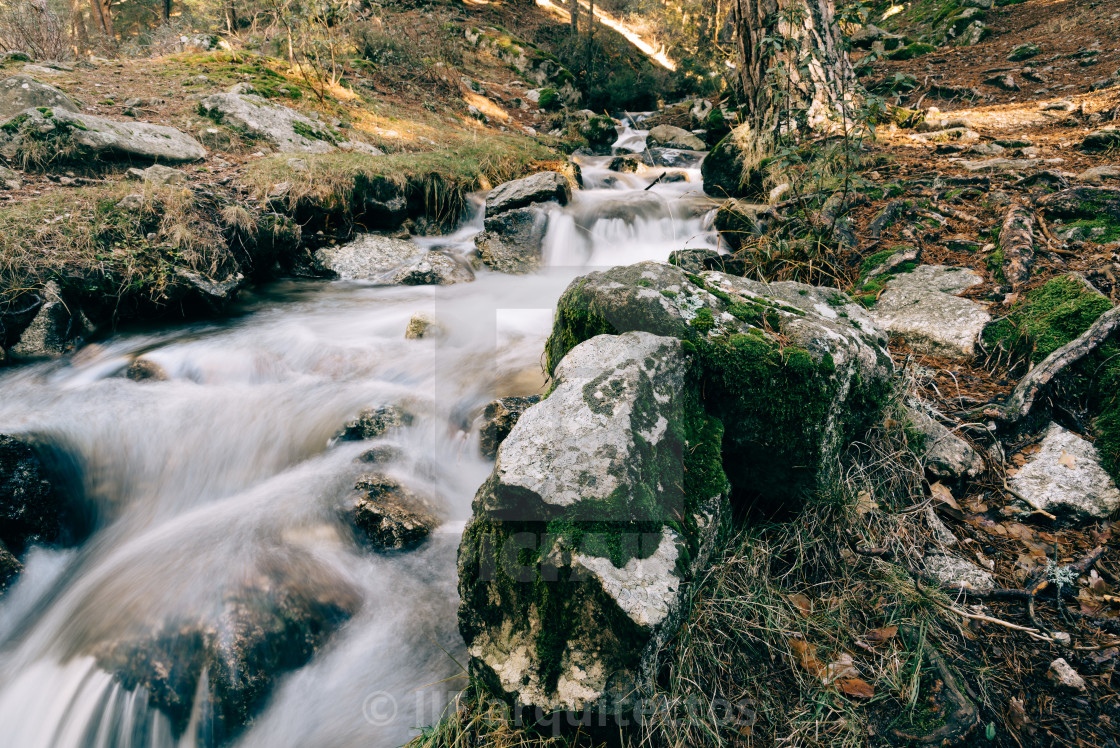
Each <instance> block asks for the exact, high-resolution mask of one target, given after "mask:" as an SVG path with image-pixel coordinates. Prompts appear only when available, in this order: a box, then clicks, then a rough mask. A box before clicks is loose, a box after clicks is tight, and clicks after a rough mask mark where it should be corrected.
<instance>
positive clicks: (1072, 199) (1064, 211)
mask: <svg viewBox="0 0 1120 748" xmlns="http://www.w3.org/2000/svg"><path fill="white" fill-rule="evenodd" d="M1118 142H1120V141H1118ZM1037 204H1038V207H1040V208H1041V209H1042V210H1043V212H1044V213H1045V215H1046V216H1047V217H1049V218H1065V219H1070V218H1074V219H1076V218H1087V219H1108V220H1111V221H1113V222H1116V223H1120V188H1117V187H1071V188H1070V189H1068V190H1061V191H1059V192H1054V193H1052V194H1050V195H1046V196H1044V197H1042V198H1040V199H1039V200H1038V203H1037Z"/></svg>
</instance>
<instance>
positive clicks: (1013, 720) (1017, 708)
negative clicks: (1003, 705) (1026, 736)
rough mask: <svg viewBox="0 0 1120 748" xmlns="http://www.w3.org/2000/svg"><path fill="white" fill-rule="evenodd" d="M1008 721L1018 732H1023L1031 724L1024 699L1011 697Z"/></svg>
mask: <svg viewBox="0 0 1120 748" xmlns="http://www.w3.org/2000/svg"><path fill="white" fill-rule="evenodd" d="M1007 721H1008V722H1009V723H1010V724H1011V727H1012V728H1014V730H1015V731H1016V732H1022V731H1023V728H1024V727H1026V726H1027V725H1029V724H1030V723H1031V720H1030V718H1029V717H1027V709H1026V705H1025V704H1023V700H1022V699H1019V698H1016V697H1014V696H1012V697H1011V701H1010V702H1009V703H1008V705H1007Z"/></svg>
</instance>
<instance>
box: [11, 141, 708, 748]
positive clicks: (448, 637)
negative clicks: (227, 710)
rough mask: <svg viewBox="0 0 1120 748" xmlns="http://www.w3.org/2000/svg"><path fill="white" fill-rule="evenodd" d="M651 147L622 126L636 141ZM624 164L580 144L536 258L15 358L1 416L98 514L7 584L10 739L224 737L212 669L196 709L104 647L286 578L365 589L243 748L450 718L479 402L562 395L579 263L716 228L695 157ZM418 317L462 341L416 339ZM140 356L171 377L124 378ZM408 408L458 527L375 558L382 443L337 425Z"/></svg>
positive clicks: (436, 499)
mask: <svg viewBox="0 0 1120 748" xmlns="http://www.w3.org/2000/svg"><path fill="white" fill-rule="evenodd" d="M644 142H645V134H644V132H642V131H640V130H631V129H629V127H626V128H623V130H622V132H621V133H620V137H619V142H618V143H617V144H616V147H618V148H620V149H622V150H635V151H641V150H642V149H643V148H644ZM608 161H609V158H584V159H582V161H581V163H582V167H583V172H584V176H585V180H586V185H587V189H585V190H582V191H579V192H577V193H576V195H575V196H574V199H573V200H572V201H571V203H570V204H569V205H567V206H564V207H559V206H552V207H550V208H549V209H548V229H547V234H546V237H545V258H546V262H545V267H543V268H542V270H541V271H540V272H538V273H536V274H533V275H530V276H507V275H500V274H496V273H491V272H489V271H486V270H483V271H480V272H479V273H478V276H477V278H476V280H475V282H473V283H463V284H459V285H454V286H448V287H382V286H376V285H372V284H367V283H355V282H328V281H303V280H287V281H281V282H277V283H275V284H272V285H271V286H269V287H267V288H263V289H257V290H255V291H254V292H253V293H252V294H251V295H249V296H248V297H247V298H246V299H245V300H244V301H243V306H242V308H241V309H239V310H238V312H239V313H238V314H236V315H235V316H233V317H231V318H230V319H228V320H225V321H222V322H212V323H197V324H186V325H179V326H175V327H170V328H168V329H165V330H163V331H160V332H151V331H150V330H147V331H143V332H134V333H130V332H128V331H122V332H120V333H119V334H118V335H116V336H114V337H113V338H111V339H109V340H107V341H104V342H102V343H100V344H98V345H92V346H88V347H87V348H85V349H83V350H82V351H79V352H78V353H77V354H76V355H74V356H72V357H70V358H69V359H66V360H62V361H55V362H48V363H42V364H36V365H31V366H25V367H21V368H18V369H13V370H10V371H6V372H4V373H3V374H2V375H0V390H2V391H3V392H4V398H3V400H2V401H0V432H2V433H10V434H34V435H35V436H36V437H37V438H39V439H40V440H42V441H44V442H46V443H49V444H52V445H55V446H56V447H57V448H58V449H60V450H62V451H63V452H65V454H66V455H67V456H68V457H69V458H70V459H71V460H72V461H73V464H74V466H75V468H74V470H75V476H74V478H75V485H76V486H78V487H79V489H80V491H79V492H80V495H81V500H82V501H83V502H84V504H85V505H86V507H87V511H88V513H89V515H90V524H91V530H92V533H91V535H90V537H89V538H88V540H86V541H85V542H84V543H83V544H82V545H81V546H80V547H79V548H77V549H72V550H66V551H59V550H43V549H36V550H33V551H32V552H31V553H30V554H28V557H27V568H26V571H25V573H24V574H23V575H22V577H21V578H20V581H19V582H18V583H17V585H16V586H15V588H13V589H12V590H11V591H9V593H8V594H7V595H6V596H5V597H4V598H3V599H2V600H0V734H2V735H4V740H3V742H4V744H6V745H12V746H20V747H21V748H33V747H35V746H43V747H44V748H47V747H48V746H50V747H57V748H79V747H82V748H84V747H86V746H96V747H100V746H106V747H108V746H114V747H118V748H120V747H126V746H127V747H130V748H131V747H137V748H138V747H139V746H145V747H148V746H150V747H152V748H156V747H161V748H170V747H172V746H179V747H183V748H186V747H189V746H195V745H207V744H210V743H211V742H213V741H214V740H216V738H215V737H214V736H215V735H216V734H218V733H217V732H215V731H216V730H217V729H218V728H219V727H220V725H219V723H218V721H217V720H218V717H217V716H216V715H215V714H213V712H212V710H211V709H209V707H208V706H207V704H206V703H205V702H206V701H207V697H206V694H207V693H208V689H209V687H210V684H211V683H212V681H211V680H210V678H211V677H212V674H211V673H208V672H207V671H205V670H204V671H203V672H202V674H201V676H200V677H197V683H195V685H194V694H195V696H194V698H193V699H192V701H193V704H192V705H190V707H189V709H188V711H187V712H185V713H184V714H182V715H180V716H179V717H178V720H179V721H178V722H176V721H175V720H174V719H172V718H171V717H169V716H168V714H167V713H166V710H165V709H163V708H157V707H158V705H159V703H160V700H161V699H163V700H164V701H165V702H166V698H167V696H166V694H162V695H161V694H157V693H155V692H149V691H148V689H147V687H146V686H145V685H143V684H140V685H135V686H133V687H131V688H129V687H127V685H126V684H127V680H126V679H122V677H121V676H120V673H114V672H110V671H109V670H108V669H106V668H107V665H106V663H107V662H121V661H124V662H126V663H127V661H126V660H120V655H119V653H120V651H122V650H121V649H120V647H121V646H122V642H124V643H125V644H127V643H128V642H130V641H142V642H143V641H149V642H150V644H151V646H152V647H157V645H159V646H162V645H163V643H164V640H162V639H159V638H158V637H156V635H155V634H153V632H160V631H171V632H173V634H172V635H170V637H169V639H167V640H166V641H167V642H170V644H167V646H168V647H173V646H178V645H179V644H181V643H182V641H183V639H182V637H185V636H188V634H190V635H193V633H192V632H195V633H197V635H198V636H210V635H211V634H210V633H207V632H211V631H212V630H216V631H218V632H219V633H218V635H217V636H218V638H217V640H216V641H217V646H226V645H228V642H223V640H222V639H221V637H222V636H223V634H222V633H221V632H222V631H223V629H221V626H220V622H221V621H222V616H223V611H226V610H228V606H229V605H230V594H231V590H238V589H243V588H246V587H248V588H250V589H253V590H266V591H267V590H269V589H270V588H269V584H272V582H273V581H274V580H276V579H281V580H294V581H293V583H298V584H299V585H303V587H306V588H307V589H309V590H312V591H313V592H314V593H315V594H327V593H326V592H323V591H324V590H326V591H330V590H334V589H338V590H344V591H345V594H346V595H352V596H356V598H357V600H358V601H359V603H360V604H359V605H357V606H355V607H356V609H355V611H354V612H353V615H352V616H351V617H350V618H349V620H347V621H346V622H345V623H343V624H342V625H341V626H340V627H339V628H338V630H337V631H336V632H335V633H334V635H333V636H332V637H331V638H330V639H329V640H327V642H326V644H325V646H323V647H322V648H321V649H319V651H318V652H317V653H316V654H315V656H314V657H313V658H312V659H311V660H310V662H308V663H307V664H306V665H303V666H302V667H299V668H296V669H291V670H290V671H288V672H286V673H284V674H282V675H281V676H280V677H279V678H278V680H277V682H276V684H275V687H273V688H272V689H271V691H270V692H269V693H268V695H267V698H266V699H265V701H264V702H263V704H262V705H261V706H260V708H259V711H258V713H257V716H256V718H255V719H254V721H253V722H252V724H251V725H250V727H249V728H248V729H247V730H245V731H244V732H243V733H241V734H240V735H239V736H238V737H237V740H236V744H237V745H241V746H280V745H293V746H294V745H313V746H316V748H332V747H339V748H342V747H344V746H354V747H355V748H357V747H358V746H361V747H362V748H370V747H375V748H376V747H378V746H393V745H399V744H401V743H403V742H404V741H406V740H407V739H408V738H409V737H410V736H412V735H414V734H415V732H416V728H417V727H418V726H421V725H426V724H430V723H433V722H435V721H436V720H437V719H438V718H439V715H440V713H441V711H442V710H443V708H444V706H445V705H446V704H447V702H448V701H449V699H450V698H451V697H452V696H453V695H454V693H455V692H456V691H457V690H458V689H460V688H461V687H462V686H463V685H464V683H465V680H464V678H463V675H464V674H463V672H462V670H461V669H460V667H459V663H465V662H466V656H465V653H464V652H463V651H462V649H463V645H462V641H461V640H460V638H459V635H458V631H457V627H456V607H457V604H458V600H457V594H456V571H455V554H456V549H457V546H458V541H459V536H460V534H461V532H462V528H463V523H464V522H465V520H466V519H467V518H468V516H469V513H470V503H471V500H472V498H473V496H474V493H475V490H476V489H477V488H478V486H479V485H480V484H481V483H482V482H483V481H484V480H485V478H486V477H487V475H488V474H489V472H490V469H491V466H490V464H489V463H487V462H486V461H484V460H483V459H482V458H481V457H480V456H479V454H478V449H477V437H476V435H474V434H472V433H471V423H472V421H473V419H474V416H475V415H476V414H477V413H478V412H479V409H480V408H481V407H482V406H483V405H484V404H485V403H486V402H488V401H489V400H490V399H492V398H494V397H497V396H504V395H510V394H528V393H531V392H535V391H540V390H541V388H542V387H543V385H544V379H543V375H542V372H541V366H540V359H541V352H542V350H543V346H544V341H545V339H546V337H547V336H548V333H549V330H550V328H551V324H552V313H553V308H554V306H555V303H556V300H557V298H558V297H559V296H560V294H561V293H562V292H563V290H564V288H565V287H566V286H567V285H568V283H569V282H570V281H571V280H572V279H573V278H575V277H577V276H578V275H581V274H583V273H586V272H588V271H590V270H594V269H596V268H602V267H608V266H613V265H619V264H628V263H633V262H637V261H640V260H645V259H653V260H664V259H666V258H667V257H668V255H669V253H670V252H671V251H673V250H675V249H681V248H684V247H686V246H687V247H711V248H714V247H715V246H716V241H715V236H714V233H713V231H712V227H711V211H712V209H713V208H714V205H712V204H711V202H710V201H709V200H708V199H707V198H705V197H704V196H703V192H702V189H701V184H700V177H699V172H698V170H697V169H696V168H694V165H693V168H688V169H684V170H683V174H684V176H683V178H681V177H680V176H677V177H676V179H678V180H679V181H667V180H665V179H663V178H661V177H662V175H663V174H665V173H666V172H667V171H681V170H679V169H674V170H669V169H665V168H649V169H647V170H645V171H643V172H642V173H640V174H614V173H613V172H610V171H608V170H607V168H606V164H607V162H608ZM479 207H480V204H476V206H475V210H474V213H473V215H472V216H471V218H470V219H469V220H468V221H466V222H465V223H464V224H463V225H462V226H461V227H460V228H459V230H458V231H456V232H454V233H452V234H450V235H448V236H440V237H418V238H417V239H415V241H416V242H417V243H418V244H420V245H422V246H426V247H429V248H435V247H439V248H441V249H443V250H444V251H451V252H458V253H462V254H466V253H468V252H470V251H472V250H473V237H474V235H475V234H476V233H477V232H478V231H480V230H481V229H482V215H481V210H480V209H479ZM421 311H423V312H428V313H429V314H432V315H434V316H435V317H436V319H437V320H439V322H440V324H441V325H442V326H443V327H444V328H445V329H446V335H445V336H444V337H442V338H440V339H438V340H430V339H423V340H406V339H405V337H404V330H405V327H406V325H407V323H408V321H409V319H410V317H411V316H412V315H413V314H415V313H416V312H421ZM141 355H142V356H144V357H145V358H147V359H149V360H151V361H153V362H155V363H156V364H158V365H159V366H160V367H161V368H162V369H163V370H164V371H165V372H166V374H167V379H166V381H150V382H133V381H131V380H129V379H127V378H125V377H124V376H123V373H124V371H125V369H126V368H127V367H128V365H129V364H130V362H131V361H133V360H134V359H135V358H136V357H137V356H141ZM387 405H403V406H405V407H407V409H408V410H409V411H410V412H411V413H412V414H414V416H415V418H414V420H413V421H412V423H411V424H410V425H408V426H406V427H402V428H399V429H395V430H393V431H391V432H390V433H388V434H386V435H385V436H384V437H381V438H380V439H379V440H378V441H377V444H379V445H383V446H387V447H391V448H392V450H391V452H390V454H391V455H392V456H391V457H390V458H389V460H388V462H386V463H385V464H383V465H381V466H379V467H378V469H379V470H382V471H384V472H386V473H388V474H389V475H391V476H392V477H394V478H395V479H397V480H400V481H401V482H402V483H404V484H405V485H408V486H409V487H410V488H413V489H415V490H416V491H417V492H418V493H421V494H423V495H424V496H426V497H429V498H430V500H431V501H432V503H433V504H434V505H435V506H436V507H437V509H438V512H439V514H440V516H441V518H442V520H443V522H444V524H443V525H442V527H441V528H440V529H439V531H438V532H436V533H435V534H434V536H433V537H431V538H430V539H429V540H428V541H427V542H426V543H425V544H424V545H422V546H421V547H420V548H418V549H416V550H414V551H411V552H407V553H397V554H373V553H370V552H367V551H363V550H362V549H361V548H359V547H357V546H356V545H355V544H354V543H353V542H352V541H351V540H350V539H349V537H348V535H347V532H348V531H347V529H346V526H345V523H344V522H342V521H341V520H340V517H339V510H338V507H339V499H340V496H342V495H344V494H345V493H346V492H347V490H348V489H350V488H351V487H352V485H353V483H354V481H355V479H356V476H357V475H358V474H359V473H361V472H363V471H368V470H369V469H370V466H369V465H368V464H365V463H362V462H361V461H357V460H358V458H359V456H360V455H361V454H362V453H363V452H365V451H366V450H368V449H370V447H371V444H370V442H338V441H336V440H335V439H334V435H335V434H336V432H337V431H338V429H339V428H340V426H341V425H342V424H343V423H345V422H346V421H347V420H348V419H350V418H352V417H353V416H354V415H355V414H356V413H357V412H358V411H359V410H361V409H362V408H366V407H377V406H387ZM262 580H263V581H262ZM301 589H302V587H301ZM196 622H197V623H196ZM192 626H194V627H195V628H191V627H192ZM215 626H217V628H216V629H215V628H214V627H215ZM177 627H178V628H177ZM207 627H210V628H207ZM174 632H179V633H174ZM183 632H186V633H183ZM137 637H139V639H137ZM144 637H149V638H148V639H144ZM177 637H178V638H177ZM124 651H126V652H133V655H134V656H141V655H142V656H148V655H151V656H153V657H155V656H157V655H158V654H159V652H158V651H155V650H152V649H145V648H144V647H143V646H141V647H140V648H139V649H138V650H135V651H134V650H131V649H127V647H126V648H125V650H124ZM135 652H139V653H140V654H139V655H137V654H135ZM153 652H154V653H153ZM106 653H109V654H108V655H107V654H106ZM110 655H112V656H110ZM113 657H117V658H118V659H117V660H114V659H113ZM192 683H193V681H192Z"/></svg>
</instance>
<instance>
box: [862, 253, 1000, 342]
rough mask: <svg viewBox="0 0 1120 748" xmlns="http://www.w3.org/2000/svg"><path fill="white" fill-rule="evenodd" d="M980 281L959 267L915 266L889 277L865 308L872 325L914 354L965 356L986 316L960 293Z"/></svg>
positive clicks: (987, 317)
mask: <svg viewBox="0 0 1120 748" xmlns="http://www.w3.org/2000/svg"><path fill="white" fill-rule="evenodd" d="M978 283H983V279H982V278H981V277H980V276H978V275H977V274H976V273H973V272H972V271H970V270H965V269H963V268H950V267H945V266H943V265H920V266H918V267H917V268H915V269H914V270H913V271H912V272H909V273H902V274H900V275H896V276H894V277H893V278H892V279H891V280H890V281H889V282H888V283H887V288H886V290H885V291H884V292H883V294H882V295H881V296H880V297H879V301H878V302H877V303H876V304H875V306H874V307H873V308H872V309H871V311H870V315H871V318H872V319H873V320H874V321H875V324H876V325H878V326H879V327H881V328H882V329H884V330H886V331H888V332H889V333H890V334H891V335H896V336H898V337H899V338H901V339H902V340H903V341H905V342H906V344H907V345H909V346H910V347H911V348H913V349H914V350H915V351H918V352H919V353H926V354H929V355H932V356H949V357H953V358H968V357H971V356H973V355H975V353H976V343H977V341H978V340H979V339H980V334H981V333H982V332H983V331H984V327H985V326H986V325H987V324H988V322H990V321H991V315H989V314H988V311H987V309H986V308H985V307H984V305H983V304H980V303H978V302H975V301H972V300H970V299H963V298H961V297H959V296H956V295H955V294H958V293H960V292H961V291H964V290H966V289H968V288H971V287H972V286H975V285H976V284H978Z"/></svg>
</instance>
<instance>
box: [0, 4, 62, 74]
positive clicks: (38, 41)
mask: <svg viewBox="0 0 1120 748" xmlns="http://www.w3.org/2000/svg"><path fill="white" fill-rule="evenodd" d="M0 50H4V51H9V52H11V51H19V52H27V53H28V54H30V55H32V56H33V57H35V58H36V59H42V60H64V59H67V58H69V57H70V56H71V47H70V40H69V39H68V37H67V34H66V28H65V24H64V23H63V21H62V19H60V18H59V17H58V15H57V14H55V13H54V12H53V11H51V9H50V7H49V6H48V5H47V0H9V1H8V2H4V3H0Z"/></svg>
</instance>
